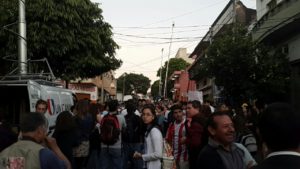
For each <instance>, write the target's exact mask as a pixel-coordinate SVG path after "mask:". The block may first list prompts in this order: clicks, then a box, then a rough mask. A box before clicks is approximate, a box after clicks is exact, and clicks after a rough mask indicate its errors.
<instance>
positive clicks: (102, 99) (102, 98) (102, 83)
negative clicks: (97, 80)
mask: <svg viewBox="0 0 300 169" xmlns="http://www.w3.org/2000/svg"><path fill="white" fill-rule="evenodd" d="M101 103H104V80H103V73H102V74H101Z"/></svg>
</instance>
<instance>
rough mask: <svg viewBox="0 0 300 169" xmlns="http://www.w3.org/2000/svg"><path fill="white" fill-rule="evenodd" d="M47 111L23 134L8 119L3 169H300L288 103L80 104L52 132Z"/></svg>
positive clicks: (298, 139) (298, 118)
mask: <svg viewBox="0 0 300 169" xmlns="http://www.w3.org/2000/svg"><path fill="white" fill-rule="evenodd" d="M46 114H47V102H45V101H43V100H39V101H38V102H37V104H36V112H35V113H28V114H27V116H25V117H24V118H23V119H22V120H21V123H20V132H19V133H14V132H13V131H11V130H10V128H9V126H8V125H6V123H4V122H2V121H1V124H0V132H1V134H0V137H1V141H0V142H1V147H0V148H1V149H0V169H1V167H3V168H10V169H21V168H22V167H23V168H26V169H27V168H30V169H66V168H67V169H71V168H73V169H161V168H166V167H169V168H170V169H171V168H172V169H175V168H176V169H251V168H253V169H269V168H270V169H271V168H272V169H296V168H300V149H299V145H300V136H299V135H298V134H296V133H297V132H298V131H300V114H299V112H296V111H295V110H293V109H292V107H291V106H290V105H289V104H287V103H273V104H269V105H263V104H260V103H259V102H256V104H254V105H250V104H249V103H243V104H242V105H241V106H240V107H238V108H235V109H233V108H230V106H228V105H226V104H220V105H218V106H216V107H213V104H212V103H211V102H210V101H205V102H204V103H201V102H200V101H196V100H194V101H189V102H186V103H182V102H172V101H167V100H162V101H159V102H155V103H152V102H150V101H149V100H134V99H130V100H127V101H126V102H125V103H123V104H121V105H120V104H119V102H118V101H117V100H110V101H108V102H106V103H105V105H102V104H98V103H97V104H96V103H91V102H90V101H89V100H80V101H78V102H77V103H76V105H74V106H73V107H72V108H71V110H70V111H63V112H61V113H59V115H58V116H57V119H56V125H55V129H54V132H53V133H52V132H49V126H48V121H47V115H46ZM2 137H3V139H2ZM166 145H170V147H171V151H170V153H168V152H166V151H168V150H166V147H167V146H166ZM166 156H168V157H172V158H173V160H171V162H172V163H173V165H171V166H170V165H167V164H165V163H166V162H167V161H165V160H164V159H165V157H166ZM172 158H171V159H172ZM169 159H170V158H169ZM169 162H170V161H169ZM18 167H19V168H18ZM166 169H167V168H166Z"/></svg>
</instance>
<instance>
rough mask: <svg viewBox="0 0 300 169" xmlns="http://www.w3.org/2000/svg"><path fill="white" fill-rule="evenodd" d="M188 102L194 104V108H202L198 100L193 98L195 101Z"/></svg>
mask: <svg viewBox="0 0 300 169" xmlns="http://www.w3.org/2000/svg"><path fill="white" fill-rule="evenodd" d="M187 104H191V105H192V106H193V108H195V109H199V111H200V108H201V102H200V101H198V100H193V101H189V102H188V103H187Z"/></svg>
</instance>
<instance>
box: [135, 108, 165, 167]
mask: <svg viewBox="0 0 300 169" xmlns="http://www.w3.org/2000/svg"><path fill="white" fill-rule="evenodd" d="M141 116H142V120H143V122H144V124H145V125H146V126H145V127H146V128H145V129H146V130H145V131H146V132H145V138H144V152H143V153H141V152H135V153H134V155H133V157H134V158H136V159H138V158H142V159H143V161H144V165H143V168H146V169H158V168H161V159H162V151H163V137H162V133H161V131H160V129H159V128H158V126H157V124H156V120H157V118H156V113H155V107H154V106H153V105H151V104H146V105H145V106H144V107H143V108H142V114H141Z"/></svg>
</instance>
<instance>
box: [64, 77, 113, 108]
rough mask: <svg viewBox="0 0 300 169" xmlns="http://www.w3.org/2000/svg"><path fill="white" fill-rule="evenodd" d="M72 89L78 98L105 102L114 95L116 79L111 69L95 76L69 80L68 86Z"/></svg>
mask: <svg viewBox="0 0 300 169" xmlns="http://www.w3.org/2000/svg"><path fill="white" fill-rule="evenodd" d="M68 88H69V89H71V90H72V91H74V93H75V94H76V96H77V99H78V100H81V99H88V100H91V101H92V102H94V103H96V102H105V101H106V100H108V99H109V98H115V97H116V93H117V92H116V79H115V77H114V72H113V71H108V72H105V73H103V74H102V75H99V76H96V77H95V78H89V79H82V80H80V79H79V80H76V81H71V83H70V84H69V86H68Z"/></svg>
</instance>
